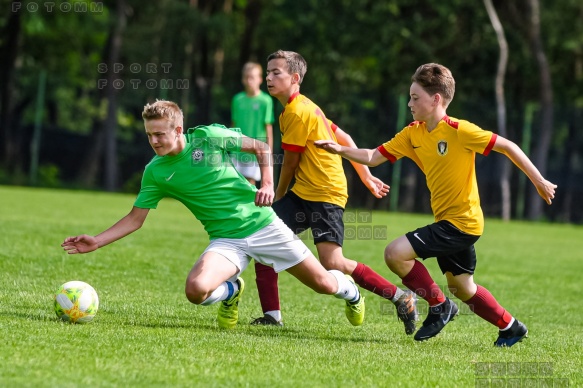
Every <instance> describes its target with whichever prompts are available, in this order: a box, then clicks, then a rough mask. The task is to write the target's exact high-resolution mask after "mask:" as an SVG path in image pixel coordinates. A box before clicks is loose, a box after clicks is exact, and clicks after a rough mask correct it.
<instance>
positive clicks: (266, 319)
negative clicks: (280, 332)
mask: <svg viewBox="0 0 583 388" xmlns="http://www.w3.org/2000/svg"><path fill="white" fill-rule="evenodd" d="M250 324H251V325H254V326H283V322H282V321H278V320H277V319H275V318H273V317H272V316H271V315H269V314H265V315H263V316H262V317H259V318H255V319H253V320H252V321H251V323H250Z"/></svg>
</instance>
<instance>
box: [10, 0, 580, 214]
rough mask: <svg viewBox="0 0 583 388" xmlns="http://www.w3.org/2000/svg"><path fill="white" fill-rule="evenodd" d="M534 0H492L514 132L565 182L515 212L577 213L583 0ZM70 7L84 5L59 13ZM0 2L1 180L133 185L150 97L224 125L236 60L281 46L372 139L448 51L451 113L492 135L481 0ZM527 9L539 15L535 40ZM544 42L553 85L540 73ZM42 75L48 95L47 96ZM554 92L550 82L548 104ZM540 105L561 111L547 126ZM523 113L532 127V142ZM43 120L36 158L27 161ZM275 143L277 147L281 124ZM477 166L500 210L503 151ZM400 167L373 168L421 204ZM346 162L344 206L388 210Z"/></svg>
mask: <svg viewBox="0 0 583 388" xmlns="http://www.w3.org/2000/svg"><path fill="white" fill-rule="evenodd" d="M537 3H538V0H536V1H535V0H518V1H512V2H507V1H501V0H496V1H493V4H494V6H495V8H496V11H497V13H498V17H499V19H500V21H501V23H502V26H503V27H504V32H505V36H506V40H507V42H508V49H509V59H508V64H507V70H506V76H505V84H504V96H505V99H506V101H505V103H506V110H507V120H506V123H507V132H508V134H507V136H508V137H509V138H510V139H511V140H513V141H515V142H516V143H517V144H519V145H521V146H524V145H528V148H529V150H530V153H531V155H532V157H533V160H534V161H535V163H536V164H537V166H538V167H539V168H540V169H541V171H543V172H544V174H545V176H547V177H548V178H549V179H550V180H551V181H553V182H555V183H557V184H559V191H558V193H557V198H556V201H555V204H554V205H553V206H552V207H546V206H545V207H544V209H543V210H542V211H539V212H537V211H528V210H527V211H526V212H519V211H517V210H513V214H512V216H513V217H516V218H522V217H526V218H530V219H541V218H546V219H550V220H556V221H570V222H581V220H583V208H582V206H581V205H580V204H579V203H578V202H577V201H576V200H575V199H576V198H578V197H580V196H581V195H582V194H583V186H582V184H581V183H580V182H582V181H583V179H582V178H583V160H582V154H583V152H582V151H583V134H582V133H581V132H582V131H581V124H580V123H581V121H582V120H581V119H582V118H583V117H582V116H583V114H582V111H583V97H582V95H581V93H580V91H581V90H583V3H581V2H580V1H578V0H558V1H552V2H541V3H540V4H538V7H539V12H535V11H533V10H534V8H532V7H533V4H535V5H536V4H537ZM35 4H36V5H37V10H36V11H34V10H33V8H34V7H33V6H34V5H35ZM76 4H86V6H87V9H86V10H85V11H83V10H81V11H78V12H75V11H74V10H71V11H65V9H66V6H67V5H69V6H71V5H73V6H74V5H76ZM31 7H32V8H31ZM64 7H65V8H64ZM0 8H1V9H2V12H0V31H2V32H1V33H0V58H1V60H0V135H1V139H0V140H1V147H0V183H6V184H34V185H43V186H53V187H54V186H66V187H80V188H95V189H106V190H110V191H117V190H126V191H129V192H135V190H136V188H137V186H138V183H139V179H140V175H141V171H142V169H143V166H144V164H145V163H147V161H148V160H149V159H150V158H151V156H152V152H151V150H150V148H149V146H148V144H147V140H146V138H145V136H143V126H142V122H141V118H140V113H141V110H142V107H143V105H144V104H145V103H146V102H148V101H153V100H155V99H156V98H166V99H171V100H174V101H176V102H178V103H179V104H181V106H182V107H183V109H184V111H185V114H186V126H194V125H198V124H207V123H212V122H218V123H223V124H226V125H229V124H230V113H229V106H230V98H231V97H232V96H233V94H235V93H236V92H238V91H240V90H241V88H242V86H241V83H240V69H241V66H242V64H243V63H244V62H246V61H248V60H256V61H259V62H260V63H262V64H263V65H265V58H266V56H267V55H268V54H269V53H271V52H273V51H275V50H277V49H280V48H281V49H286V50H293V51H298V52H300V53H301V54H302V55H303V56H304V57H305V58H306V60H307V61H308V73H307V75H306V78H305V81H304V83H303V84H302V89H301V90H302V92H303V93H304V94H306V95H307V96H309V97H310V98H312V99H313V100H314V101H315V102H316V103H318V105H320V107H321V108H322V109H323V110H324V111H325V112H326V114H327V116H328V117H330V118H331V119H332V120H334V121H335V122H336V123H337V124H339V126H340V127H341V128H343V129H345V130H346V131H348V132H349V133H350V134H351V135H352V136H353V137H354V139H355V140H356V141H357V144H359V145H360V146H362V147H375V146H378V145H379V144H380V143H382V142H384V141H385V140H388V139H389V138H390V137H392V136H393V135H394V134H395V132H396V131H397V130H399V129H400V128H399V126H398V117H399V114H401V116H402V117H404V121H405V123H406V122H408V121H409V120H411V116H410V115H409V114H408V112H407V110H406V109H405V110H402V111H401V112H400V111H399V99H400V98H405V99H406V98H407V95H408V89H409V86H410V77H411V74H412V73H413V72H414V70H415V69H416V68H417V66H419V65H420V64H422V63H426V62H439V63H442V64H444V65H446V66H448V67H449V68H450V69H451V70H452V71H453V74H454V76H455V77H456V81H457V85H456V87H457V90H456V97H455V99H454V101H453V103H452V104H451V106H450V108H449V110H448V113H449V114H450V115H451V116H454V117H459V118H466V119H469V120H470V121H474V122H476V123H477V124H478V125H480V126H482V127H483V128H485V129H490V130H494V131H498V123H497V115H496V99H495V88H494V80H495V76H496V71H497V67H498V58H499V46H498V41H497V38H496V34H495V32H494V29H493V27H492V24H491V22H490V19H489V17H488V14H487V12H486V8H485V6H484V3H483V2H481V1H474V2H467V1H461V0H454V1H448V2H434V1H422V0H417V1H410V0H407V1H405V0H383V1H365V0H302V1H297V0H273V1H267V0H221V1H211V0H199V1H190V2H189V1H186V0H164V1H156V2H141V1H137V0H118V1H112V0H108V1H103V2H91V1H83V2H78V1H76V2H65V1H60V0H57V1H55V3H54V6H53V8H52V9H51V10H48V9H47V7H46V6H45V5H44V3H42V2H30V1H24V2H11V1H6V0H2V1H0ZM16 9H18V12H15V10H16ZM532 16H539V18H540V40H538V41H537V40H536V38H537V36H536V34H535V33H534V32H535V31H536V29H535V28H534V27H533V22H532V20H535V19H533V18H532ZM537 43H538V44H539V46H537ZM537 49H538V50H539V51H537ZM541 53H542V54H543V55H544V59H545V61H546V64H548V68H547V70H548V75H549V76H550V81H551V83H550V87H546V86H545V84H544V83H542V82H541V79H542V78H541V77H543V76H544V68H543V67H541V61H540V59H541ZM43 72H44V74H45V75H46V94H45V95H44V98H43V99H42V101H38V90H39V80H40V78H41V74H43ZM104 82H105V83H104ZM113 85H115V86H116V87H111V86H113ZM544 92H546V93H547V95H549V94H548V93H551V94H550V95H551V97H552V100H551V102H550V103H549V102H548V101H546V100H544V99H543V97H542V96H543V95H544ZM275 105H276V114H278V113H279V112H280V111H281V107H280V106H279V104H278V103H277V102H276V104H275ZM37 106H38V107H40V110H39V109H37ZM529 107H530V108H529ZM544 108H548V109H550V112H551V114H552V120H551V121H550V123H547V124H543V122H542V119H543V118H544V117H543V116H544V112H543V111H544ZM528 109H533V114H532V135H531V139H530V141H529V142H528V143H526V144H523V141H524V140H525V135H524V133H525V132H524V129H525V127H527V123H528V121H529V117H528V115H526V113H525V112H527V110H528ZM403 115H404V116H403ZM35 117H38V118H39V120H37V121H36V127H37V129H38V133H40V134H41V136H40V142H39V143H38V144H39V146H38V149H39V153H38V165H39V166H40V168H38V169H36V168H33V167H35V163H36V162H33V161H31V160H33V157H32V156H33V155H34V147H32V148H33V151H31V145H33V144H34V142H33V134H34V128H35ZM277 129H278V126H277V123H276V133H277ZM545 134H548V135H550V136H551V137H550V139H551V140H550V142H549V144H548V145H546V144H545V142H544V141H543V140H542V139H543V138H544V136H543V135H545ZM275 140H276V141H275V145H276V147H275V151H276V152H280V150H279V136H276V139H275ZM538 150H541V153H538V154H537V152H538ZM477 162H478V173H479V179H480V182H481V183H480V190H481V191H482V202H483V207H484V209H485V211H486V213H487V214H488V215H493V216H498V215H499V214H500V208H501V199H500V197H501V196H500V194H499V192H500V187H499V186H500V184H499V182H498V171H499V169H500V158H499V157H498V156H493V157H489V158H487V159H485V158H478V161H477ZM402 165H403V166H402V168H403V174H402V176H403V180H402V181H401V182H400V183H399V182H392V181H391V179H392V167H391V166H389V164H386V165H383V166H381V167H378V168H377V169H375V170H374V173H375V174H377V175H378V176H379V177H381V178H382V179H384V180H386V181H387V182H388V183H389V184H391V185H399V186H400V188H401V197H400V199H399V201H398V209H399V210H402V211H417V212H427V211H428V210H429V209H428V193H427V191H426V189H425V186H424V183H423V180H422V177H421V176H420V173H419V172H417V171H416V170H415V169H414V168H413V166H412V164H410V163H408V162H403V163H402ZM276 173H277V168H276ZM347 174H348V176H349V180H350V190H351V193H350V194H351V199H350V201H351V202H350V203H349V205H351V206H367V207H373V206H374V207H375V208H378V209H388V208H389V199H384V200H381V201H373V200H372V199H371V198H370V196H369V195H368V194H366V193H365V189H364V188H363V187H362V185H360V184H359V182H358V177H356V176H355V174H354V173H353V171H352V170H351V168H350V167H348V168H347ZM520 174H521V173H520V172H519V171H518V169H516V168H514V169H513V172H512V175H511V177H510V179H511V180H510V183H511V187H512V193H513V196H512V199H511V201H512V205H513V209H515V208H516V207H515V206H514V205H516V204H517V203H518V202H520V201H525V202H526V207H527V209H529V208H530V207H533V206H534V205H536V204H537V201H539V200H538V199H536V198H534V199H533V197H532V193H533V190H534V189H533V188H532V187H531V186H529V187H528V188H527V191H526V193H522V191H520V189H519V186H520V183H519V179H518V177H519V175H520ZM393 188H395V186H393ZM408 198H409V199H410V198H414V200H407V199H408Z"/></svg>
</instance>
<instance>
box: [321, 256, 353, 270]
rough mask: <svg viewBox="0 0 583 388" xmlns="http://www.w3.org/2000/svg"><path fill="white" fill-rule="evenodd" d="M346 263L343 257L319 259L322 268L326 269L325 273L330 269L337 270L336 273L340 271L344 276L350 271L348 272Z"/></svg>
mask: <svg viewBox="0 0 583 388" xmlns="http://www.w3.org/2000/svg"><path fill="white" fill-rule="evenodd" d="M347 261H348V260H347V259H346V258H345V257H341V258H336V257H321V258H320V263H322V266H323V267H324V268H326V271H330V270H331V269H337V270H338V271H340V272H342V273H344V274H350V273H351V271H349V270H348V269H347V268H346V262H347Z"/></svg>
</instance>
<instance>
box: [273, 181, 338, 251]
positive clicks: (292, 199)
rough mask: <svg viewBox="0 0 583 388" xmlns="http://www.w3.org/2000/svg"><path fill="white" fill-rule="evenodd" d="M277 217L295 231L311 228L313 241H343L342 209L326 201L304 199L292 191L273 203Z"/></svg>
mask: <svg viewBox="0 0 583 388" xmlns="http://www.w3.org/2000/svg"><path fill="white" fill-rule="evenodd" d="M272 207H273V210H275V214H277V216H278V217H279V218H281V219H282V220H283V222H284V223H285V224H286V225H287V226H288V227H289V228H290V229H291V230H292V231H293V232H294V233H295V234H300V233H302V232H303V231H304V230H306V229H312V236H313V237H314V243H315V244H317V243H320V242H324V241H330V242H334V243H336V244H338V245H340V246H342V243H343V242H344V220H343V219H342V216H343V215H344V209H343V208H341V207H340V206H338V205H334V204H332V203H328V202H313V201H306V200H305V199H302V198H300V197H298V195H297V194H295V193H293V192H292V191H288V192H287V193H286V194H285V195H284V196H283V198H281V199H280V200H278V201H276V202H275V203H274V204H273V206H272Z"/></svg>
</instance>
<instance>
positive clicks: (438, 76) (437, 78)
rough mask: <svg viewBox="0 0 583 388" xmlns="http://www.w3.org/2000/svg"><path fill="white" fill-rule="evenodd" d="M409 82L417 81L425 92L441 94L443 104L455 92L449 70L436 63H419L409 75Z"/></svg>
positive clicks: (449, 99) (447, 101)
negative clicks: (410, 75)
mask: <svg viewBox="0 0 583 388" xmlns="http://www.w3.org/2000/svg"><path fill="white" fill-rule="evenodd" d="M411 82H416V83H418V84H419V85H420V86H421V87H422V88H423V90H425V91H426V92H427V93H429V94H431V95H433V94H437V93H439V94H441V96H442V97H443V99H444V105H446V106H447V105H448V104H449V103H450V102H451V100H452V99H453V95H454V94H455V80H454V79H453V75H452V74H451V71H450V70H449V69H448V68H447V67H445V66H443V65H440V64H438V63H426V64H424V65H421V66H419V67H418V68H417V70H416V71H415V74H413V76H412V77H411Z"/></svg>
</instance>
